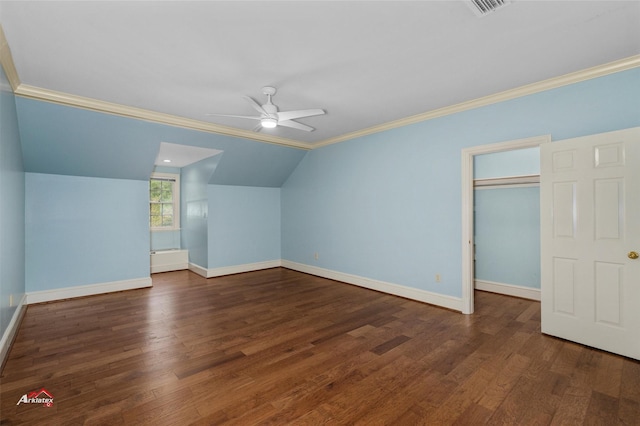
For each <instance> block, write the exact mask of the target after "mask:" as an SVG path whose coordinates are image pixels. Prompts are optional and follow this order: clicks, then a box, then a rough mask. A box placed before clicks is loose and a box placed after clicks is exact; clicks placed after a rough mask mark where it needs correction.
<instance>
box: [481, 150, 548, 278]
mask: <svg viewBox="0 0 640 426" xmlns="http://www.w3.org/2000/svg"><path fill="white" fill-rule="evenodd" d="M537 174H540V148H538V147H535V148H527V149H516V150H512V151H505V152H496V153H491V154H483V155H477V156H475V157H474V176H475V178H476V179H486V178H500V177H509V176H523V175H537ZM474 212H475V216H474V220H475V223H474V240H475V245H476V246H475V249H476V251H475V254H476V262H475V271H474V272H475V278H476V279H478V280H483V281H491V282H496V283H502V284H511V285H520V286H524V287H531V288H540V188H539V187H534V188H532V187H521V188H509V187H497V188H483V189H479V190H476V191H474Z"/></svg>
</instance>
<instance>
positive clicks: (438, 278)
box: [436, 274, 440, 283]
mask: <svg viewBox="0 0 640 426" xmlns="http://www.w3.org/2000/svg"><path fill="white" fill-rule="evenodd" d="M436 282H437V283H439V282H440V274H436Z"/></svg>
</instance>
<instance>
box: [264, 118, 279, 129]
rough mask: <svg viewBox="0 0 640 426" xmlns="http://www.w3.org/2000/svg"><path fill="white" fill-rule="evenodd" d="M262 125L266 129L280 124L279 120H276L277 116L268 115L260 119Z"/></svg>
mask: <svg viewBox="0 0 640 426" xmlns="http://www.w3.org/2000/svg"><path fill="white" fill-rule="evenodd" d="M260 125H261V126H262V127H264V128H265V129H273V128H274V127H276V126H277V125H278V120H276V119H275V118H269V117H266V118H263V119H261V120H260Z"/></svg>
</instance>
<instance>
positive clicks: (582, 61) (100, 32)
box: [0, 0, 640, 144]
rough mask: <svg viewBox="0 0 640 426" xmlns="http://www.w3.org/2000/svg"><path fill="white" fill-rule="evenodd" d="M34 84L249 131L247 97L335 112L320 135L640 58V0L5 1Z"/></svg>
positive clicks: (303, 137)
mask: <svg viewBox="0 0 640 426" xmlns="http://www.w3.org/2000/svg"><path fill="white" fill-rule="evenodd" d="M0 12H1V15H0V16H1V17H0V21H1V23H2V26H3V28H4V31H5V34H6V38H7V41H8V43H9V46H10V48H11V51H12V54H13V59H14V63H15V66H16V69H17V72H18V75H19V77H20V81H21V82H22V83H23V84H26V85H30V86H35V87H39V88H44V89H49V90H55V91H60V92H64V93H68V94H72V95H78V96H83V97H88V98H94V99H98V100H102V101H108V102H113V103H117V104H122V105H126V106H133V107H138V108H143V109H147V110H151V111H157V112H162V113H166V114H171V115H176V116H180V117H187V118H191V119H196V120H201V121H207V122H211V123H217V124H223V125H226V126H231V127H235V128H238V129H245V130H250V129H252V128H253V127H254V126H255V124H256V122H254V121H251V120H242V119H235V118H220V117H207V116H205V115H204V114H205V113H209V112H214V113H225V114H239V115H253V114H254V112H255V111H254V110H253V109H252V108H251V107H250V106H249V104H248V103H247V102H246V101H245V100H243V99H242V96H243V95H249V96H252V97H253V98H254V99H257V100H259V101H262V100H264V97H263V96H262V95H261V91H260V89H261V87H262V86H265V85H273V86H276V87H277V88H278V93H277V94H276V96H275V97H274V103H276V104H277V105H278V106H279V107H280V109H281V110H291V109H307V108H323V109H325V110H326V111H327V114H326V115H324V116H318V117H310V118H305V119H300V120H299V121H300V122H302V123H305V124H308V125H310V126H313V127H315V128H316V131H314V132H311V133H307V132H303V131H299V130H294V129H287V128H281V127H278V128H276V129H272V130H263V132H264V133H268V134H273V135H276V136H281V137H284V138H288V139H294V140H297V141H301V142H306V143H311V144H313V143H317V142H321V141H323V140H327V139H330V138H333V137H337V136H340V135H344V134H347V133H350V132H353V131H358V130H362V129H366V128H369V127H372V126H375V125H380V124H382V123H386V122H390V121H393V120H398V119H401V118H404V117H408V116H412V115H415V114H420V113H425V112H428V111H431V110H435V109H438V108H442V107H446V106H450V105H454V104H457V103H460V102H464V101H468V100H472V99H476V98H480V97H483V96H487V95H491V94H494V93H498V92H501V91H505V90H509V89H513V88H517V87H520V86H523V85H526V84H530V83H534V82H538V81H542V80H545V79H548V78H552V77H556V76H559V75H564V74H567V73H571V72H574V71H579V70H583V69H586V68H589V67H593V66H597V65H601V64H604V63H608V62H611V61H615V60H618V59H622V58H627V57H630V56H633V55H637V54H639V53H640V2H639V1H542V0H538V1H526V0H513V1H512V3H511V5H510V6H508V7H505V8H503V9H501V10H498V11H496V12H494V13H492V14H491V15H488V16H485V17H482V18H479V17H476V16H475V15H474V14H473V12H472V11H471V10H470V8H469V7H468V5H466V4H465V3H464V2H463V1H410V2H403V1H373V2H369V1H297V2H294V1H282V2H273V1H227V2H223V1H209V2H205V1H196V2H189V1H175V2H172V1H162V2H151V1H129V2H95V1H92V2H59V1H46V2H36V1H31V2H24V1H15V2H14V1H2V2H1V3H0Z"/></svg>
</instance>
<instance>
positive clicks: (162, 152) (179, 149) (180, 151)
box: [154, 142, 222, 168]
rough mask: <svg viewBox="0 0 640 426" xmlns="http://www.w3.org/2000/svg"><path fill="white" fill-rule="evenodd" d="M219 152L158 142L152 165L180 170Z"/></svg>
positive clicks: (219, 151)
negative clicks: (158, 145)
mask: <svg viewBox="0 0 640 426" xmlns="http://www.w3.org/2000/svg"><path fill="white" fill-rule="evenodd" d="M221 152H222V151H221V150H219V149H209V148H200V147H197V146H188V145H178V144H175V143H168V142H160V149H159V150H158V156H157V157H156V161H155V163H154V164H155V165H156V166H163V167H176V168H181V167H185V166H188V165H189V164H193V163H197V162H198V161H201V160H204V159H205V158H209V157H213V156H214V155H218V154H220V153H221ZM167 160H169V161H167Z"/></svg>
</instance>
